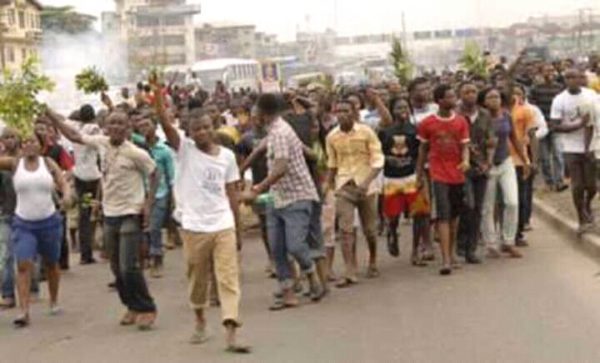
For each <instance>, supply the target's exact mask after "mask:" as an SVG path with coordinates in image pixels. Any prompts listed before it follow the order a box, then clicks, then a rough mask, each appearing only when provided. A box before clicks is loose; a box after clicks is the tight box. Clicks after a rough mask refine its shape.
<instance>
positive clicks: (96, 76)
mask: <svg viewBox="0 0 600 363" xmlns="http://www.w3.org/2000/svg"><path fill="white" fill-rule="evenodd" d="M75 86H76V87H77V89H78V90H80V91H83V92H84V93H85V94H90V93H101V92H106V91H108V84H107V83H106V80H105V79H104V77H103V76H102V75H101V74H100V73H99V72H98V70H97V69H96V67H89V68H85V69H84V70H83V71H81V73H79V74H78V75H77V76H75Z"/></svg>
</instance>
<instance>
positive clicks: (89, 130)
mask: <svg viewBox="0 0 600 363" xmlns="http://www.w3.org/2000/svg"><path fill="white" fill-rule="evenodd" d="M66 124H67V125H68V126H70V127H71V128H73V129H75V130H77V131H79V132H80V133H81V134H82V135H86V136H96V135H102V130H100V127H99V126H98V125H97V124H95V123H86V124H84V123H81V122H77V121H70V120H69V121H67V122H66ZM72 147H73V156H74V157H75V168H74V169H73V174H74V175H75V177H77V179H79V180H83V181H94V180H100V178H101V177H102V173H101V172H100V167H99V165H98V158H99V157H100V156H99V151H98V148H96V147H94V146H89V145H79V144H73V146H72Z"/></svg>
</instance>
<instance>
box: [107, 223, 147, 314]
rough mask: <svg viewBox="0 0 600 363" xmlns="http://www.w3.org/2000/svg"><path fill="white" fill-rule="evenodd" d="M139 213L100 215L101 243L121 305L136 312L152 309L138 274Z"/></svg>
mask: <svg viewBox="0 0 600 363" xmlns="http://www.w3.org/2000/svg"><path fill="white" fill-rule="evenodd" d="M142 239H143V233H142V218H141V216H139V215H127V216H121V217H105V218H104V242H105V245H106V249H107V251H108V254H109V256H110V267H111V270H112V272H113V274H114V276H115V278H116V285H117V291H118V292H119V298H120V299H121V302H122V303H123V305H125V306H126V307H127V308H128V309H129V310H130V311H133V312H136V313H150V312H154V311H156V305H155V304H154V300H153V299H152V296H150V292H149V291H148V285H146V279H145V278H144V274H143V273H142V269H141V263H140V258H139V257H140V256H139V250H140V245H141V243H142Z"/></svg>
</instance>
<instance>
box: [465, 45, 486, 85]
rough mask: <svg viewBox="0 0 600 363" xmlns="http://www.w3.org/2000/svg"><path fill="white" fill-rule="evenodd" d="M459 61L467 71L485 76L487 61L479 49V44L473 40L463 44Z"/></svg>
mask: <svg viewBox="0 0 600 363" xmlns="http://www.w3.org/2000/svg"><path fill="white" fill-rule="evenodd" d="M459 63H460V65H461V67H462V68H463V69H464V70H465V71H466V72H468V73H470V74H473V75H478V76H482V77H487V75H488V69H487V62H486V60H485V58H484V56H483V53H482V52H481V49H479V45H477V43H475V42H474V41H468V42H467V43H466V44H465V49H464V51H463V54H462V56H461V57H460V60H459Z"/></svg>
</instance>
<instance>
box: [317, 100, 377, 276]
mask: <svg viewBox="0 0 600 363" xmlns="http://www.w3.org/2000/svg"><path fill="white" fill-rule="evenodd" d="M336 115H337V118H338V122H339V126H338V127H336V128H335V129H334V130H332V131H331V133H330V134H329V135H328V136H327V140H326V147H327V155H328V158H329V159H328V164H327V166H328V169H329V172H328V178H327V188H335V194H336V213H337V217H338V219H339V225H340V230H341V232H342V235H343V242H342V253H343V257H344V262H345V264H346V272H345V277H344V278H343V279H342V280H341V281H340V282H339V283H338V285H337V286H338V287H348V286H349V285H352V284H355V283H356V282H357V277H356V270H357V266H356V265H357V263H356V253H355V248H354V245H355V243H356V237H355V234H354V210H355V209H358V213H359V215H360V220H361V225H362V228H363V232H364V234H365V238H366V240H367V243H368V246H369V268H368V272H367V277H369V278H374V277H377V276H378V275H379V271H378V269H377V229H376V222H377V192H378V190H377V184H376V183H373V181H374V180H375V179H376V178H377V176H378V175H379V173H381V170H382V169H383V165H384V160H385V159H384V156H383V152H382V150H381V143H380V141H379V138H378V137H377V135H376V134H375V132H374V131H373V130H372V129H371V128H370V127H369V126H367V125H364V124H361V123H358V120H357V119H356V110H355V108H354V104H353V103H352V102H351V101H349V100H347V99H343V100H340V101H338V102H337V104H336Z"/></svg>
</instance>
